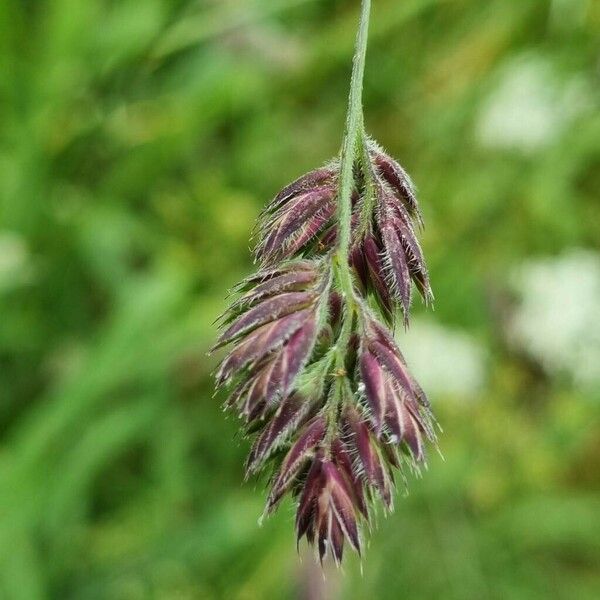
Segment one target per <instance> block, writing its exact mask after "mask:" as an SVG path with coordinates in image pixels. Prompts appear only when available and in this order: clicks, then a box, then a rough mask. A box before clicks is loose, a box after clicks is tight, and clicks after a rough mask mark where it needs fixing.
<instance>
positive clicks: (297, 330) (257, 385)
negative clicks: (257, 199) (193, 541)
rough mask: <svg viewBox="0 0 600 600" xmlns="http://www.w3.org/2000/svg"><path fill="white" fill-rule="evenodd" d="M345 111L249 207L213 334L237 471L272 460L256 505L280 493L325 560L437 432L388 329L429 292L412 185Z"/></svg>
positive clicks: (353, 537) (357, 533)
mask: <svg viewBox="0 0 600 600" xmlns="http://www.w3.org/2000/svg"><path fill="white" fill-rule="evenodd" d="M368 6H369V3H365V2H363V3H362V7H363V8H362V10H363V19H362V20H361V27H362V28H364V27H365V14H366V13H365V12H364V11H367V10H368ZM367 21H368V19H367ZM363 34H364V31H363ZM358 40H359V42H361V43H362V44H364V35H361V36H359V38H358ZM361 48H362V51H363V52H364V49H365V47H364V45H363V46H361ZM363 58H364V56H363ZM360 65H364V60H363V61H357V60H355V63H354V68H355V69H357V68H361V67H360ZM354 81H357V79H356V78H355V77H353V82H354ZM354 91H355V90H354ZM359 106H360V105H359V104H358V103H357V102H355V101H353V100H352V93H351V102H350V107H351V108H350V110H351V111H356V110H357V107H359ZM354 117H356V114H354ZM348 123H349V124H353V125H352V127H354V129H352V127H351V128H350V129H349V131H348V132H347V134H346V136H347V137H346V138H345V140H344V142H345V143H344V151H343V152H342V153H341V158H340V160H339V161H338V160H334V161H331V162H330V163H328V164H327V165H326V166H324V167H322V168H320V169H316V170H315V171H311V172H310V173H307V174H306V175H303V176H302V177H300V178H299V179H297V180H296V181H294V182H293V183H291V184H290V185H288V186H286V187H285V188H284V189H283V190H282V191H281V192H279V194H277V195H276V196H275V198H274V199H273V200H272V201H271V202H270V203H269V204H268V205H267V206H266V207H265V209H264V210H263V211H262V213H261V215H260V217H259V220H258V224H257V227H256V230H255V236H256V245H255V259H256V262H257V263H258V265H259V269H258V271H257V272H256V273H255V274H254V275H252V276H250V277H248V278H247V279H245V280H244V281H242V282H241V283H240V284H239V285H238V286H236V288H235V293H236V298H235V300H234V301H233V302H232V303H231V305H230V306H229V308H228V309H227V311H226V312H225V313H224V315H223V316H222V317H221V319H220V320H219V323H220V325H219V326H220V335H219V337H218V339H217V341H216V344H215V346H214V350H223V349H225V348H227V350H226V351H224V355H223V357H222V360H221V363H220V366H219V367H218V369H217V372H216V382H217V386H218V387H221V386H222V387H226V388H228V390H229V398H228V399H227V401H226V403H225V405H226V407H227V408H229V409H231V410H234V411H236V412H237V414H238V415H239V417H240V418H241V419H243V420H244V422H245V424H246V431H247V433H248V435H250V436H253V443H252V447H251V450H250V453H249V456H248V459H247V461H246V476H251V475H254V474H256V473H258V472H260V471H261V470H263V469H267V468H268V469H270V470H271V477H270V481H269V486H270V491H269V494H268V498H267V503H266V508H265V514H270V513H272V512H273V511H274V510H276V508H277V507H278V506H279V505H280V503H281V502H282V501H283V499H284V498H285V497H286V495H288V496H291V497H293V498H294V499H295V501H296V505H297V509H296V537H297V541H298V542H300V540H302V539H303V538H306V540H307V541H308V543H309V544H311V545H314V547H315V549H316V553H317V555H318V558H319V559H320V560H321V561H323V560H324V559H325V557H326V556H330V557H331V558H333V560H334V561H335V562H336V563H337V564H339V563H340V562H341V561H342V557H343V553H344V547H345V546H346V545H348V546H350V548H352V549H353V550H354V551H355V552H357V553H358V554H361V552H362V549H363V546H364V544H363V540H362V533H361V531H363V530H364V528H365V527H364V526H365V525H366V526H367V528H370V523H371V521H372V520H373V518H374V512H375V511H374V505H375V504H376V503H377V502H380V503H381V504H383V506H384V509H385V510H391V509H392V507H393V497H394V472H396V471H398V470H402V469H403V468H404V467H406V466H408V467H409V468H410V469H411V470H413V471H418V470H419V468H420V467H421V466H422V465H423V464H424V463H425V460H426V445H427V444H429V445H431V444H433V445H435V444H436V437H435V433H434V424H435V421H434V419H433V416H432V412H431V407H430V403H429V400H428V399H427V397H426V396H425V393H424V392H423V390H422V388H421V386H420V385H419V384H418V383H417V381H416V380H415V378H414V377H413V376H412V374H411V373H410V371H409V369H408V366H407V364H406V361H405V359H404V357H403V355H402V353H401V352H400V349H399V348H398V345H397V344H396V341H395V339H394V336H393V334H392V330H393V327H394V325H395V323H396V321H397V319H398V316H399V314H400V313H401V314H402V318H403V321H404V324H405V325H406V326H407V325H408V320H409V313H410V308H411V301H412V295H413V285H414V287H415V288H416V289H417V291H418V293H419V294H420V295H421V296H422V298H423V299H424V301H425V303H426V304H428V303H430V302H431V301H432V299H433V294H432V292H431V287H430V282H429V274H428V271H427V267H426V264H425V259H424V257H423V253H422V250H421V247H420V245H419V242H418V239H417V235H416V231H417V230H418V229H419V228H420V227H422V224H423V219H422V215H421V212H420V209H419V206H418V203H417V199H416V193H415V188H414V185H413V183H412V182H411V180H410V177H409V176H408V175H407V173H406V171H405V170H404V169H403V168H402V167H401V166H400V165H399V164H398V163H397V162H396V161H395V160H394V159H393V158H391V157H390V156H388V155H387V154H386V153H385V152H384V151H383V150H382V149H381V148H380V147H379V146H378V145H377V144H375V143H374V142H372V141H371V140H370V139H369V138H368V137H367V136H366V134H365V133H364V130H362V129H361V127H362V125H361V123H362V120H361V119H356V118H353V119H349V120H348ZM352 136H354V137H352ZM348 140H350V141H349V142H348ZM390 327H391V328H392V329H390Z"/></svg>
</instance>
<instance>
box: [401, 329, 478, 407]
mask: <svg viewBox="0 0 600 600" xmlns="http://www.w3.org/2000/svg"><path fill="white" fill-rule="evenodd" d="M397 337H398V343H399V345H400V347H401V348H402V352H403V354H404V356H405V358H406V360H407V362H408V364H409V366H410V369H411V372H412V373H413V374H414V375H415V377H416V379H417V380H418V381H419V382H420V383H421V385H422V386H423V387H424V389H426V390H427V392H428V393H429V394H431V395H437V394H440V395H450V396H458V397H462V398H464V397H471V396H476V395H477V393H478V392H479V391H480V390H481V388H482V387H483V384H484V382H485V376H486V352H485V350H484V349H483V347H482V346H481V345H480V344H479V343H478V342H477V341H476V340H475V339H474V338H473V337H471V336H470V335H468V334H466V333H464V332H461V331H456V330H453V329H449V328H446V327H442V326H440V325H436V324H435V323H432V322H430V321H426V320H419V319H415V320H413V321H411V326H410V328H409V329H408V331H407V332H406V333H404V332H402V333H399V334H398V335H397Z"/></svg>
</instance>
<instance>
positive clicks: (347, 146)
mask: <svg viewBox="0 0 600 600" xmlns="http://www.w3.org/2000/svg"><path fill="white" fill-rule="evenodd" d="M370 14H371V0H362V2H361V14H360V23H359V26H358V33H357V35H356V45H355V48H354V59H353V64H352V79H351V81H350V98H349V101H348V113H347V115H346V130H345V133H344V140H343V143H342V154H341V164H340V187H339V197H338V232H339V234H338V235H339V239H338V248H337V252H336V259H337V260H336V262H337V264H338V268H339V269H340V271H347V273H344V274H341V273H340V274H341V275H342V281H341V282H340V283H341V285H342V286H343V287H344V289H343V291H344V292H346V293H347V295H348V296H350V295H351V293H352V288H351V287H350V289H345V288H346V286H347V285H348V283H350V284H351V283H352V278H351V275H350V266H349V264H348V253H349V250H350V228H351V218H352V187H353V172H352V171H353V166H354V159H355V157H356V146H357V142H358V141H359V140H360V139H361V138H362V136H361V135H360V134H361V132H362V128H363V105H362V90H363V78H364V72H365V57H366V54H367V39H368V32H369V16H370Z"/></svg>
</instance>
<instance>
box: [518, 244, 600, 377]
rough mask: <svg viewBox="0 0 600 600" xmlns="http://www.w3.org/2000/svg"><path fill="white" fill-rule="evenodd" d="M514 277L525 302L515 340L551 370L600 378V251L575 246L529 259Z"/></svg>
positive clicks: (551, 371)
mask: <svg viewBox="0 0 600 600" xmlns="http://www.w3.org/2000/svg"><path fill="white" fill-rule="evenodd" d="M513 279H514V284H515V287H516V289H518V290H520V291H521V294H522V302H521V304H520V306H519V308H518V310H517V311H516V313H515V314H514V316H513V318H512V321H511V322H510V327H509V328H510V335H511V339H512V341H513V342H514V343H516V344H518V345H519V346H521V347H522V348H524V349H525V350H526V351H527V352H528V353H529V354H530V355H531V356H532V357H534V358H535V359H537V360H539V362H540V363H541V364H542V365H543V367H544V368H545V369H546V370H547V371H548V372H549V373H555V372H557V371H563V372H567V373H569V374H570V375H571V376H572V377H573V379H574V381H575V383H576V384H579V385H585V386H588V385H594V384H598V383H600V254H597V253H594V252H589V251H585V250H573V251H570V252H569V253H568V254H565V255H563V256H561V257H558V258H546V259H539V260H535V261H531V262H529V263H527V264H525V265H523V266H522V267H521V268H520V269H519V270H518V271H517V272H516V273H515V275H514V278H513Z"/></svg>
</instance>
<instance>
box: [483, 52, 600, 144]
mask: <svg viewBox="0 0 600 600" xmlns="http://www.w3.org/2000/svg"><path fill="white" fill-rule="evenodd" d="M589 104H590V97H589V93H588V90H587V86H586V83H585V81H583V80H582V79H581V78H579V77H572V78H571V79H570V80H568V81H562V80H561V79H560V78H559V76H558V75H557V73H556V72H555V71H554V70H553V68H552V64H551V63H550V62H549V61H548V60H546V59H544V58H542V57H540V56H536V55H533V54H529V55H525V56H521V57H519V58H517V59H515V60H513V61H512V62H511V63H509V64H508V65H507V66H506V67H505V69H504V72H503V74H502V76H501V79H500V82H499V84H498V86H497V87H496V89H495V90H494V91H493V92H492V94H491V95H490V97H489V98H488V100H487V102H484V105H483V107H482V110H481V113H480V115H479V118H478V121H477V124H476V135H477V138H478V140H479V142H480V144H481V145H482V146H486V147H489V148H509V149H511V148H514V149H518V150H521V151H523V152H532V151H536V150H538V149H540V148H542V147H544V146H546V145H547V144H549V143H551V142H552V141H554V140H555V139H556V138H557V137H558V136H559V135H560V134H562V132H563V131H564V130H565V129H566V127H567V126H568V125H569V123H570V122H571V121H572V120H573V118H574V117H575V116H577V115H578V114H579V113H580V112H581V111H582V110H584V109H585V108H586V107H587V106H588V105H589Z"/></svg>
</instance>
